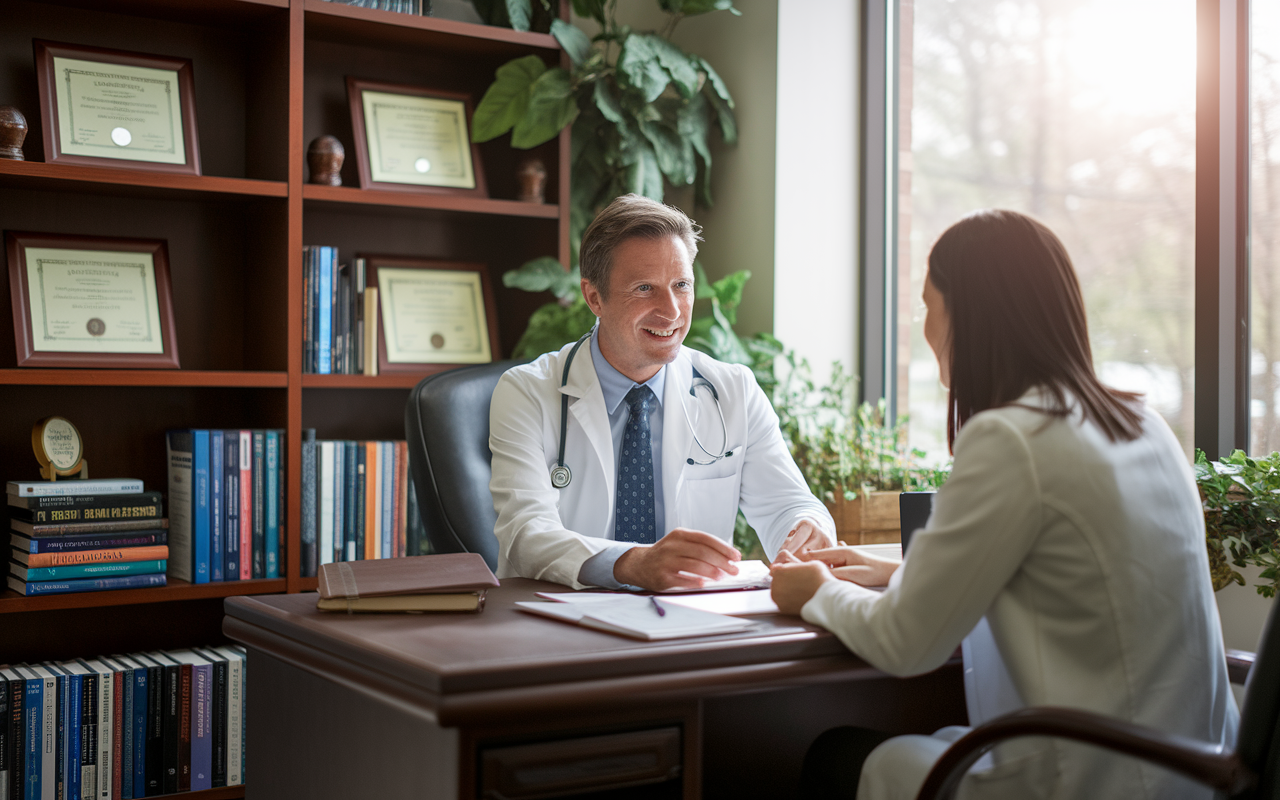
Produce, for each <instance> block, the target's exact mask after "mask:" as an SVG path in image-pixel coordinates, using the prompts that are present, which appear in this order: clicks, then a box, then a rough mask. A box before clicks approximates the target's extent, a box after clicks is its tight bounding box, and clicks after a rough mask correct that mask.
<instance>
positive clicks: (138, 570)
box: [11, 561, 168, 581]
mask: <svg viewBox="0 0 1280 800" xmlns="http://www.w3.org/2000/svg"><path fill="white" fill-rule="evenodd" d="M167 566H168V562H166V561H113V562H109V563H105V564H67V565H66V566H62V567H27V568H26V570H27V577H26V580H27V581H67V580H74V579H78V578H112V577H119V576H121V575H151V574H152V573H156V572H164V571H165V567H167ZM11 569H12V567H11Z"/></svg>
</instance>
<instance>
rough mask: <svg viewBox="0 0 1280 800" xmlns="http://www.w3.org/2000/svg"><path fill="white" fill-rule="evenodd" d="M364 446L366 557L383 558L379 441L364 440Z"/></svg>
mask: <svg viewBox="0 0 1280 800" xmlns="http://www.w3.org/2000/svg"><path fill="white" fill-rule="evenodd" d="M361 444H362V445H363V447H364V484H365V486H364V497H365V506H364V513H365V519H364V530H365V535H364V557H365V558H366V559H375V558H382V553H381V550H382V534H381V531H380V530H379V528H378V526H379V524H380V523H381V522H382V502H381V501H382V490H381V485H380V484H379V483H378V477H379V472H378V466H379V461H378V443H377V442H362V443H361Z"/></svg>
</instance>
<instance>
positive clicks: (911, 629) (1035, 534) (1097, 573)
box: [802, 390, 1239, 800]
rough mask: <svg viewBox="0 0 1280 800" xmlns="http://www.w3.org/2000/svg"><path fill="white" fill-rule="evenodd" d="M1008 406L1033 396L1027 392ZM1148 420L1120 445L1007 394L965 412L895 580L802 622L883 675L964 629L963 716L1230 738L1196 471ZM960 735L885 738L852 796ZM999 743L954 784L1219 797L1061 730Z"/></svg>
mask: <svg viewBox="0 0 1280 800" xmlns="http://www.w3.org/2000/svg"><path fill="white" fill-rule="evenodd" d="M1019 403H1020V404H1023V405H1028V406H1040V407H1043V405H1044V403H1045V399H1044V396H1043V395H1042V394H1041V393H1040V392H1039V391H1038V390H1033V391H1032V392H1030V393H1028V394H1027V395H1026V396H1025V397H1023V398H1022V399H1021V400H1020V401H1019ZM1143 426H1144V428H1143V434H1142V435H1141V436H1139V437H1138V438H1137V439H1136V440H1134V441H1131V442H1112V441H1110V440H1108V439H1107V437H1106V435H1105V434H1104V433H1103V432H1102V430H1101V429H1100V428H1098V427H1097V426H1096V425H1094V424H1092V423H1085V422H1082V420H1081V418H1080V415H1079V414H1078V413H1074V414H1073V415H1072V416H1070V417H1068V418H1066V419H1063V418H1054V417H1049V416H1046V415H1044V414H1042V413H1039V412H1037V411H1034V410H1031V409H1029V408H1019V407H1017V406H1008V407H1005V408H1001V409H994V410H990V411H986V412H983V413H981V414H977V415H975V416H974V417H973V418H972V419H971V420H969V422H968V423H967V424H966V425H965V426H964V429H963V430H962V432H961V433H960V435H959V436H958V437H957V439H956V443H955V467H954V470H953V472H952V475H951V478H950V479H949V480H948V481H947V483H946V485H945V486H944V487H943V488H942V490H941V491H939V492H938V495H937V497H936V498H935V503H934V511H933V516H932V517H931V518H930V520H929V523H928V525H927V526H926V527H925V529H924V530H922V531H920V532H919V533H917V534H916V536H915V537H914V538H913V539H912V540H911V550H910V552H909V554H908V555H907V558H906V560H905V561H904V563H903V565H902V567H901V568H899V569H898V571H897V572H896V573H895V574H894V576H893V579H892V580H891V581H890V585H889V588H888V589H887V590H886V591H885V592H884V593H883V594H879V593H876V592H873V591H870V590H867V589H864V588H862V587H859V586H856V585H854V584H851V583H845V582H838V583H827V584H824V585H823V587H822V588H821V589H820V590H819V591H818V593H817V594H816V595H815V596H814V597H813V599H812V600H810V601H809V602H808V603H806V604H805V606H804V608H803V610H802V613H803V616H804V618H805V619H807V620H809V621H810V622H813V623H816V624H819V625H822V626H823V627H826V628H827V629H829V630H831V631H833V632H834V633H836V634H837V635H838V636H839V637H840V639H841V640H842V641H843V642H844V643H845V644H846V645H847V646H848V647H849V649H851V650H852V651H853V652H855V653H857V654H858V655H860V656H862V657H863V658H865V659H866V660H867V661H869V662H870V663H872V664H874V665H875V666H877V667H879V668H880V669H883V670H885V671H887V672H890V673H893V674H895V675H913V674H918V673H921V672H926V671H929V670H932V669H934V668H936V667H938V666H939V665H941V664H942V663H943V662H944V661H945V660H946V659H947V658H948V657H949V656H950V655H951V653H952V652H954V650H955V648H956V645H958V644H959V643H960V642H961V640H962V639H964V638H965V637H966V635H969V634H970V632H971V631H972V632H973V633H972V635H971V636H969V639H968V641H966V647H965V656H966V664H965V666H966V670H972V672H971V673H970V674H969V675H968V676H967V677H968V678H969V680H967V682H966V691H967V695H968V696H967V698H966V699H967V700H968V701H969V709H970V723H971V724H975V725H976V724H980V723H981V722H984V721H986V720H988V719H990V718H992V717H994V716H998V715H999V714H1001V713H1003V712H1006V711H1009V710H1012V709H1014V708H1017V707H1022V706H1044V705H1050V706H1067V707H1071V708H1079V709H1085V710H1089V711H1094V712H1097V713H1100V714H1105V715H1107V716H1109V717H1114V718H1119V719H1123V720H1128V721H1130V722H1133V723H1137V724H1139V725H1144V726H1147V727H1150V728H1153V729H1155V730H1158V731H1161V732H1163V733H1170V734H1180V735H1182V736H1187V737H1190V738H1192V739H1197V740H1200V741H1203V742H1212V743H1218V744H1221V745H1223V746H1224V747H1227V748H1230V747H1232V746H1234V743H1235V734H1236V728H1237V726H1238V721H1239V714H1238V711H1237V709H1236V704H1235V700H1234V698H1233V697H1232V694H1231V690H1230V686H1229V683H1228V678H1227V672H1226V661H1225V657H1224V653H1223V645H1222V631H1221V627H1220V625H1219V620H1218V612H1217V608H1216V606H1215V604H1214V599H1213V589H1212V586H1211V584H1210V580H1209V565H1208V557H1207V555H1206V552H1205V539H1204V516H1203V512H1202V510H1201V507H1200V502H1199V498H1198V495H1197V493H1196V487H1195V482H1194V479H1193V477H1192V473H1191V470H1190V467H1189V465H1188V463H1187V459H1186V456H1185V455H1184V454H1183V452H1182V449H1181V447H1180V446H1179V445H1178V442H1177V440H1176V439H1175V438H1174V436H1173V434H1172V432H1171V431H1170V430H1169V428H1168V426H1167V425H1166V424H1165V423H1164V421H1163V420H1162V419H1160V417H1159V416H1158V415H1156V414H1154V413H1152V412H1150V411H1147V412H1145V419H1144V423H1143ZM984 616H985V622H986V624H985V625H979V622H980V621H981V620H983V618H984ZM975 626H977V628H976V629H975ZM988 626H989V627H988ZM963 732H964V730H963V729H944V730H943V731H940V732H938V734H935V735H934V736H903V737H898V738H895V739H891V740H889V741H888V742H886V743H884V744H883V745H881V746H880V747H879V748H877V749H876V750H875V751H874V752H873V753H872V754H871V756H870V757H869V758H868V760H867V763H866V765H865V768H864V771H863V774H862V779H861V783H860V785H859V793H858V797H859V798H860V800H868V799H870V800H882V799H885V798H903V799H904V800H906V799H907V798H914V797H915V796H916V791H917V790H918V788H919V786H920V784H921V783H922V782H923V780H924V777H925V775H926V774H927V772H928V770H929V768H930V767H931V766H932V765H933V763H934V762H935V761H936V760H937V758H938V757H939V756H940V755H941V753H942V752H943V751H944V750H945V749H946V747H947V745H948V744H949V742H950V741H951V740H953V739H955V738H956V737H957V736H958V735H960V734H961V733H963ZM993 755H994V762H988V763H987V764H986V765H985V767H986V768H983V766H984V765H983V764H982V763H981V762H980V763H979V765H978V767H976V768H975V769H974V770H972V771H971V772H970V773H969V775H968V776H967V777H966V778H965V780H964V782H963V783H962V788H961V794H960V796H961V797H972V798H1041V797H1043V798H1063V799H1065V798H1072V799H1078V800H1102V799H1103V798H1124V800H1137V798H1162V799H1163V798H1191V797H1197V798H1199V797H1203V798H1208V797H1210V796H1211V793H1210V792H1209V791H1208V790H1206V789H1203V788H1201V787H1197V786H1196V785H1194V784H1192V783H1191V782H1190V781H1186V780H1183V779H1181V778H1177V777H1175V776H1173V775H1172V773H1169V772H1167V771H1164V770H1162V769H1158V768H1156V767H1152V766H1150V765H1147V764H1146V763H1145V762H1139V761H1137V760H1134V759H1129V758H1126V757H1122V756H1118V755H1115V754H1113V753H1108V752H1104V751H1102V750H1098V749H1093V748H1090V747H1087V746H1085V745H1079V744H1073V743H1070V742H1066V741H1065V740H1060V739H1045V738H1025V739H1017V740H1012V741H1010V742H1009V743H1006V744H1004V745H1001V746H1000V747H998V748H997V749H996V750H995V751H994V753H993Z"/></svg>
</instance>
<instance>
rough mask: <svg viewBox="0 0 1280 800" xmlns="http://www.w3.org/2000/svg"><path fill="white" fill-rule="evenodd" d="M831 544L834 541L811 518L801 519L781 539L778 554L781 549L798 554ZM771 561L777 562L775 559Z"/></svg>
mask: <svg viewBox="0 0 1280 800" xmlns="http://www.w3.org/2000/svg"><path fill="white" fill-rule="evenodd" d="M833 544H835V542H833V541H831V538H830V537H829V536H827V534H826V533H824V532H823V530H822V529H821V528H819V527H818V525H817V523H815V522H814V521H813V520H811V519H802V520H800V521H799V522H797V523H796V526H795V527H794V528H792V529H791V533H788V534H787V538H786V539H784V540H783V541H782V550H780V551H779V555H781V553H782V551H788V550H789V551H790V552H791V553H793V554H795V555H800V554H801V553H803V552H805V551H806V550H820V549H822V548H824V547H831V546H832V545H833ZM773 563H775V564H777V563H778V561H777V559H775V560H774V562H773Z"/></svg>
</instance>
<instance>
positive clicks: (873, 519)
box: [827, 492, 902, 544]
mask: <svg viewBox="0 0 1280 800" xmlns="http://www.w3.org/2000/svg"><path fill="white" fill-rule="evenodd" d="M899 494H901V492H864V493H863V494H862V495H861V496H859V497H858V499H856V500H845V499H843V498H841V499H839V500H837V501H836V502H834V503H827V510H828V511H830V512H831V516H832V517H833V518H834V519H835V521H836V535H837V537H838V538H839V539H840V541H842V542H844V543H845V544H890V543H895V542H901V541H902V517H901V516H900V515H899V513H898V495H899Z"/></svg>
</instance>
